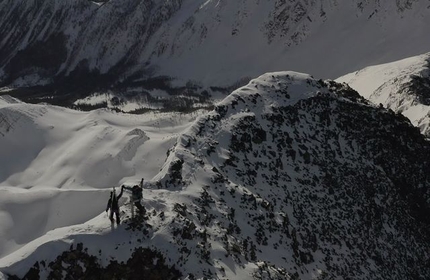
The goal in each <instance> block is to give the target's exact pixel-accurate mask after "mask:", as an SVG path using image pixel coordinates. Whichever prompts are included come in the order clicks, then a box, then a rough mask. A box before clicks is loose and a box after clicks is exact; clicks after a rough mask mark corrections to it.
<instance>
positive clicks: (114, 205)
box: [106, 188, 124, 225]
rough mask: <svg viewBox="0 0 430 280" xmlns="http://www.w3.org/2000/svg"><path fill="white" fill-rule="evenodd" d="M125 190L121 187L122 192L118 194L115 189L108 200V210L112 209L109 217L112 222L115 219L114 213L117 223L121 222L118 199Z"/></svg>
mask: <svg viewBox="0 0 430 280" xmlns="http://www.w3.org/2000/svg"><path fill="white" fill-rule="evenodd" d="M123 191H124V190H123V189H122V188H121V192H120V193H119V195H118V196H117V195H116V192H115V189H114V190H113V191H111V192H110V198H109V201H108V203H107V206H106V212H107V211H108V210H109V209H110V215H109V219H110V221H111V222H112V224H113V223H114V219H113V214H114V213H115V216H116V223H117V224H118V225H119V223H120V218H119V204H118V200H119V199H120V198H121V196H122V193H123Z"/></svg>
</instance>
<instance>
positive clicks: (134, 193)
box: [121, 178, 146, 217]
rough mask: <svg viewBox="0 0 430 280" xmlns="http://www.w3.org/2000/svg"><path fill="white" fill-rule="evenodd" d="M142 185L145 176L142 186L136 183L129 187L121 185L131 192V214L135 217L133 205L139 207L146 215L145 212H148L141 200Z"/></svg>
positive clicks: (141, 213) (141, 212)
mask: <svg viewBox="0 0 430 280" xmlns="http://www.w3.org/2000/svg"><path fill="white" fill-rule="evenodd" d="M142 186H143V178H142V181H140V186H139V185H134V186H133V187H128V186H124V185H123V186H122V187H121V190H122V189H125V190H127V191H129V192H131V200H130V204H132V206H131V214H132V216H133V217H134V208H133V205H134V206H136V207H137V209H138V210H139V214H140V215H145V213H146V210H145V207H143V205H142V204H141V203H140V200H141V199H142Z"/></svg>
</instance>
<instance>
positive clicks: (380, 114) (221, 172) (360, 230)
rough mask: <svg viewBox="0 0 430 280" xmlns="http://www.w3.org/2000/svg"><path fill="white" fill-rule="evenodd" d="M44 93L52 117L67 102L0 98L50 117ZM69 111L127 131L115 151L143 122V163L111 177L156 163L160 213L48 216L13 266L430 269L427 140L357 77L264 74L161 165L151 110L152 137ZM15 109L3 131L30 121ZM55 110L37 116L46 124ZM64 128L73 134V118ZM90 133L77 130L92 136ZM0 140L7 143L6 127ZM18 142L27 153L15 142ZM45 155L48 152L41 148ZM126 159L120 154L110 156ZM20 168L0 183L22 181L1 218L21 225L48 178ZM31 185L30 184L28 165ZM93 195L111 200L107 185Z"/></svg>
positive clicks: (155, 203)
mask: <svg viewBox="0 0 430 280" xmlns="http://www.w3.org/2000/svg"><path fill="white" fill-rule="evenodd" d="M3 103H6V102H4V101H3ZM13 108H15V109H13ZM20 108H21V109H20ZM25 108H26V109H25ZM40 108H44V110H45V111H47V113H45V116H46V117H48V114H53V112H58V111H59V110H60V109H58V108H56V107H49V106H48V107H47V106H46V105H43V106H42V105H39V106H34V105H28V104H22V103H14V104H13V103H11V102H10V101H8V102H7V104H6V105H2V108H1V111H0V112H2V116H3V119H4V116H5V115H7V116H13V114H11V113H10V111H13V110H16V111H18V110H21V112H26V113H25V114H23V115H26V116H29V115H31V116H29V119H30V120H41V118H43V116H41V114H40ZM16 111H15V112H16ZM61 111H62V112H63V114H64V115H67V114H77V115H80V118H79V117H77V120H76V125H72V123H73V122H72V121H70V122H69V123H70V126H69V127H70V128H69V129H70V132H74V133H71V135H72V134H76V135H80V136H81V137H85V136H86V137H88V138H89V139H93V138H94V136H93V135H91V134H89V131H85V127H84V126H85V124H90V123H91V122H88V123H86V122H83V120H84V119H88V118H91V119H93V120H95V121H96V123H94V126H95V128H97V127H99V126H102V127H103V126H105V129H106V131H111V132H110V133H101V134H98V136H97V137H101V139H102V140H103V139H104V140H103V141H102V140H100V143H105V144H106V145H107V144H108V143H112V145H114V144H113V143H116V145H114V146H115V147H116V150H115V152H114V151H112V152H111V153H112V155H118V154H121V153H122V152H121V151H122V150H123V149H119V148H120V147H121V146H123V145H128V143H127V140H128V141H129V142H130V141H131V142H133V141H132V140H133V139H137V138H138V139H140V137H141V136H142V135H146V137H144V136H142V137H143V138H144V139H146V142H145V141H141V142H139V141H137V142H139V144H136V145H137V146H134V149H131V150H133V152H130V153H129V154H128V155H129V158H131V159H132V161H133V162H134V163H135V165H136V167H137V168H136V170H135V171H133V172H132V173H133V174H127V175H126V176H124V178H123V179H119V178H117V177H116V176H113V177H112V178H111V179H109V180H107V181H106V182H105V183H106V188H110V187H111V186H112V185H114V184H116V185H117V184H118V183H124V182H130V183H137V182H138V181H139V179H140V177H141V176H143V175H145V176H146V178H151V179H150V180H149V182H148V183H147V184H146V185H145V189H144V199H143V204H144V206H145V207H146V209H147V215H146V216H145V219H143V220H137V221H132V220H130V218H129V215H130V210H129V209H128V207H127V206H123V207H122V211H123V216H124V217H125V218H124V222H123V224H122V225H120V226H119V227H118V228H115V229H113V230H112V229H111V227H110V222H109V221H108V219H107V218H106V215H105V213H104V205H100V208H101V209H99V212H97V211H96V210H94V211H93V212H92V213H93V216H92V218H88V217H85V219H86V221H78V222H70V224H69V226H66V227H61V228H56V229H53V230H51V231H48V230H46V231H45V232H43V233H42V234H40V237H38V238H35V236H30V237H29V236H26V239H25V240H24V242H22V243H21V246H18V247H20V248H18V249H16V250H15V251H13V250H12V251H10V252H7V253H3V254H2V255H3V257H2V258H0V271H2V272H3V274H4V277H6V275H9V274H13V275H17V276H18V277H20V278H22V277H24V275H26V274H27V277H36V276H40V277H42V278H43V279H45V278H48V279H50V277H51V279H54V278H55V277H56V276H57V277H59V275H69V276H70V277H72V278H87V279H88V278H91V277H94V275H97V277H98V278H99V279H100V278H101V279H104V277H108V275H109V276H110V277H112V275H114V276H115V277H117V278H132V276H133V273H136V274H135V275H137V274H138V273H151V277H154V279H159V278H162V279H177V278H181V279H185V278H187V279H204V278H206V279H333V278H335V279H336V278H343V279H346V278H354V279H426V278H429V277H430V269H429V266H428V262H429V259H430V255H429V252H430V232H429V225H430V221H429V217H430V215H429V214H430V177H429V174H428V172H427V171H428V169H429V167H430V166H429V165H430V161H429V158H430V143H429V142H428V141H427V140H426V139H425V138H424V136H423V135H422V134H420V132H419V130H418V129H417V128H416V127H414V126H412V125H411V123H410V122H409V120H408V119H407V118H405V117H404V116H402V115H401V114H396V113H394V112H393V111H391V110H388V109H384V108H381V107H379V106H375V105H372V104H371V103H370V102H368V101H366V100H365V99H364V98H362V97H360V96H359V95H358V93H357V92H355V91H354V90H352V89H351V88H349V87H348V86H346V85H342V84H338V83H335V82H333V81H323V80H316V79H314V78H312V77H311V76H309V75H306V74H300V73H296V72H279V73H268V74H265V75H263V76H261V77H259V78H257V79H255V80H252V81H251V82H250V83H249V84H248V85H247V86H245V87H242V88H240V89H238V90H236V91H234V92H233V93H232V94H230V95H229V96H228V97H227V98H226V99H224V100H223V101H222V102H220V103H219V104H217V105H216V107H215V109H214V110H213V111H211V112H209V113H206V114H203V115H202V116H201V117H199V118H198V119H197V120H195V121H194V122H192V123H190V124H189V125H186V124H185V126H184V127H183V130H182V132H181V133H180V134H179V135H178V137H177V138H176V143H175V144H174V145H172V146H171V148H170V149H169V152H168V154H167V158H166V159H165V161H164V163H163V164H160V165H158V166H159V167H160V171H159V172H155V173H153V172H148V171H146V168H147V166H151V163H149V164H148V165H142V164H141V161H143V160H147V161H149V158H148V156H149V155H148V154H146V153H145V152H144V150H145V145H146V147H148V148H149V147H154V148H153V150H160V151H161V150H162V149H161V148H157V144H156V142H153V143H152V144H149V143H148V142H149V141H151V139H154V137H156V135H157V134H156V133H155V131H154V130H153V131H151V130H150V128H149V127H145V123H139V121H142V122H143V120H145V115H143V116H140V117H137V116H135V117H133V121H134V122H135V123H133V125H135V126H137V127H138V128H139V129H140V131H141V133H139V135H140V136H139V135H137V136H133V135H135V134H133V135H130V137H126V136H125V135H128V130H129V125H128V122H129V121H130V120H129V119H128V118H131V117H130V116H127V115H122V114H114V113H109V112H108V111H96V112H94V113H75V112H72V111H68V110H65V109H61ZM36 112H39V113H36ZM30 113H31V114H30ZM53 116H54V115H53ZM64 118H66V117H64ZM7 119H8V121H7V122H4V121H3V122H2V135H3V136H1V137H2V138H0V141H4V139H5V138H6V139H7V137H9V136H8V135H10V134H11V133H14V131H16V130H19V127H20V125H21V124H22V123H26V120H18V119H17V118H15V120H16V121H15V122H13V121H10V119H13V118H11V117H8V118H7ZM56 119H60V115H58V116H57V117H56ZM47 120H48V118H47V119H46V120H45V121H40V122H37V121H34V123H35V124H36V125H35V127H36V128H37V127H40V125H39V126H38V125H37V123H39V124H42V123H44V124H47V123H48V121H47ZM49 120H51V118H49ZM102 120H104V121H105V122H103V123H102V124H101V121H102ZM5 123H6V125H5ZM139 124H140V125H139ZM53 126H54V128H53V130H55V129H56V126H55V124H53ZM110 126H112V128H110ZM40 129H41V130H42V134H43V135H45V137H42V138H43V139H45V138H46V137H47V136H49V135H50V136H49V137H48V139H50V141H48V142H49V143H50V144H49V145H48V144H46V146H44V145H42V146H44V147H46V149H55V148H59V147H57V146H58V145H59V144H60V141H59V142H55V140H56V139H57V137H59V136H60V135H57V134H56V133H52V134H49V128H48V127H45V128H43V127H40ZM64 130H65V131H64V132H63V133H66V136H67V130H68V129H67V127H66V128H65V129H64ZM112 130H113V131H112ZM174 130H175V129H174ZM175 131H176V130H175ZM63 133H62V134H63ZM54 136H56V137H54ZM76 137H77V136H76ZM165 137H167V136H166V135H165ZM23 138H24V137H20V138H17V137H13V139H17V144H18V143H19V142H21V141H27V140H26V139H23ZM67 138H70V136H69V137H67ZM19 139H21V140H19ZM77 139H78V138H77ZM169 139H171V138H169ZM83 141H84V140H81V141H78V142H81V143H87V142H86V141H88V140H85V142H83ZM124 141H125V142H126V143H124ZM166 141H167V142H168V141H170V140H166ZM88 143H91V141H89V142H88ZM170 143H171V142H170ZM112 145H109V146H108V147H112ZM158 147H159V146H158ZM0 149H1V150H0V151H1V152H2V153H3V152H4V151H6V148H5V145H3V144H2V142H0ZM88 149H89V150H83V151H80V149H74V151H76V152H77V153H79V155H75V156H76V159H77V158H79V157H81V158H82V159H84V158H85V157H86V156H87V155H89V156H90V155H91V154H92V153H91V150H90V148H88ZM94 149H98V150H96V151H103V150H104V149H105V148H103V147H100V148H97V147H94ZM109 150H112V149H109ZM134 151H136V152H134ZM15 152H16V154H17V155H19V150H18V149H17V150H15ZM126 154H127V153H126ZM134 154H135V156H133V155H134ZM154 154H155V156H154V158H160V157H161V156H160V154H158V153H154ZM64 155H65V158H64V160H65V161H64V162H63V163H64V164H62V165H61V166H63V167H64V169H65V170H66V171H70V170H72V169H75V168H72V167H74V166H75V167H77V166H79V165H78V164H77V163H76V161H72V160H66V159H67V158H68V157H69V156H68V155H66V154H64ZM96 155H97V153H96ZM165 156H166V155H165V154H164V157H165ZM34 157H35V158H36V159H37V158H39V157H40V158H42V157H45V158H47V157H46V154H44V153H43V152H38V153H36V155H34ZM99 158H101V157H99ZM126 158H127V156H125V157H116V156H111V157H108V159H107V160H106V166H108V167H109V165H108V163H109V162H116V161H118V160H119V161H120V162H121V161H124V160H126ZM51 159H52V158H51ZM29 162H30V161H29ZM84 163H85V162H84ZM123 164H124V165H125V166H127V167H131V166H129V165H128V164H127V163H126V162H123ZM21 166H22V167H25V165H23V164H21ZM27 166H32V165H31V164H30V165H28V164H27ZM56 166H57V165H56ZM116 166H118V165H116ZM86 168H87V169H88V168H92V166H91V165H86ZM23 169H25V172H29V171H30V169H32V168H23ZM46 169H47V171H46V172H48V170H49V168H46ZM107 169H108V170H110V169H109V168H107ZM99 170H100V169H99ZM91 171H92V170H88V172H91ZM25 172H24V173H25ZM59 172H60V171H57V173H59ZM115 172H116V171H115ZM145 172H147V173H145ZM12 173H13V172H11V173H10V174H11V175H12ZM94 173H97V174H94ZM120 173H121V172H118V175H119V174H120ZM115 174H117V173H115ZM78 175H79V174H78ZM97 175H98V172H93V176H94V177H96V176H97ZM75 176H76V177H77V178H79V176H77V175H75V174H70V175H69V178H74V177H75ZM127 176H128V177H127ZM148 176H153V177H148ZM6 177H7V178H9V177H10V176H9V177H8V176H6ZM8 182H9V183H8ZM10 182H11V181H6V182H5V181H4V182H2V183H1V185H2V186H7V185H8V184H11V185H10V186H9V187H3V189H2V192H3V194H5V195H8V196H9V197H12V196H13V197H15V200H12V202H10V201H11V200H9V202H8V200H4V201H3V202H2V203H1V204H0V209H2V212H0V213H1V215H0V221H1V223H2V224H6V225H9V229H10V228H12V229H14V227H13V224H14V223H17V221H19V220H20V219H21V221H27V222H28V221H30V219H31V217H27V216H24V217H23V216H22V215H16V214H17V213H18V211H19V210H17V208H18V207H19V206H21V208H23V209H27V208H26V207H27V206H28V205H33V206H36V202H37V201H38V198H37V197H36V196H35V195H34V194H32V193H33V192H35V191H36V190H38V189H39V188H30V189H28V190H25V189H21V188H19V191H17V190H16V189H17V188H16V187H13V185H12V183H10ZM91 184H92V182H88V183H87V184H86V185H85V187H86V188H87V189H86V191H87V192H89V193H91V192H97V191H98V189H100V188H103V187H102V186H95V187H92V186H91ZM109 184H110V185H109ZM60 185H62V184H60V183H57V184H55V186H60ZM22 186H28V185H25V184H24V180H23V183H22ZM66 186H67V187H66V189H64V190H63V189H61V190H56V192H60V193H61V194H64V195H65V194H66V193H67V191H69V190H73V189H74V188H80V186H79V182H76V183H75V182H73V181H71V180H68V181H67V184H66ZM98 193H99V194H100V197H99V198H97V199H99V200H101V199H102V198H101V194H104V196H103V198H105V199H106V200H107V197H108V193H107V192H103V191H99V192H98ZM3 194H2V196H1V197H2V198H3V197H4V195H3ZM18 194H23V195H24V196H26V197H27V198H22V196H21V198H20V196H19V195H18ZM84 195H86V194H84V193H82V192H81V193H80V194H79V193H78V194H77V196H76V198H73V201H76V204H77V205H78V206H77V207H78V208H73V207H69V208H68V210H70V211H71V212H72V213H76V214H79V213H82V212H85V209H86V208H88V207H90V206H87V205H86V203H85V202H82V203H80V202H81V201H80V199H81V198H82V197H83V196H84ZM91 195H92V194H91ZM57 197H58V195H57ZM124 200H125V201H127V199H124ZM15 201H16V202H15ZM59 202H64V200H59ZM94 204H100V203H98V202H97V200H96V199H94ZM37 205H40V204H37ZM61 205H62V204H61ZM75 206H76V205H75ZM58 207H59V206H58V205H57V206H55V205H53V206H52V208H51V209H50V210H51V211H46V213H47V217H48V219H51V218H55V215H56V214H55V213H52V211H54V212H55V209H57V208H58ZM91 207H94V208H96V207H95V206H94V205H93V206H91ZM74 211H75V212H74ZM14 214H15V215H14ZM78 216H80V215H78ZM81 218H82V219H84V218H83V217H81ZM24 224H25V223H24ZM17 231H19V230H17ZM23 232H24V231H23ZM8 234H10V231H9V230H6V231H4V232H3V234H2V235H0V236H3V238H2V240H0V241H4V240H5V239H6V242H9V243H11V242H13V236H14V235H8ZM4 236H5V237H6V238H5V237H4ZM15 241H16V240H15ZM16 242H17V243H18V241H16ZM15 248H17V247H15ZM30 268H31V269H30ZM0 275H1V274H0ZM139 275H141V274H139ZM156 277H159V278H156Z"/></svg>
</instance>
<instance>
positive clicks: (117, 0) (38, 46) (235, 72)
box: [0, 0, 430, 104]
mask: <svg viewBox="0 0 430 280" xmlns="http://www.w3.org/2000/svg"><path fill="white" fill-rule="evenodd" d="M429 15H430V4H429V2H428V1H426V0H398V1H390V0H381V1H362V0H353V1H335V0H328V1H321V0H312V1H303V0H294V1H281V0H277V1H261V0H246V1H245V0H240V1H218V0H198V1H195V0H174V1H170V0H169V1H167V0H150V1H148V0H144V1H143V0H111V1H106V2H105V3H95V2H92V1H87V0H79V1H71V0H68V1H55V0H43V1H34V0H31V1H27V0H18V1H16V0H5V1H2V3H0V65H1V66H0V85H1V86H8V87H13V88H16V87H18V88H21V87H24V88H26V87H30V88H31V90H30V91H15V92H14V94H16V95H18V96H20V97H21V98H25V99H26V100H32V102H37V99H36V100H35V99H31V98H30V97H31V96H32V97H33V98H34V97H39V98H40V97H43V100H44V101H47V102H54V103H55V102H57V104H58V103H60V102H66V101H67V102H69V103H70V100H69V99H71V102H73V101H74V100H73V98H72V97H71V96H69V95H65V94H66V93H69V94H70V93H72V96H74V98H75V99H78V98H83V97H85V96H87V95H88V94H90V93H93V92H100V91H108V90H116V92H122V93H124V92H127V91H131V89H130V88H134V89H136V88H138V89H141V90H140V91H137V92H140V93H141V94H142V89H148V88H149V89H153V88H154V87H157V88H158V89H162V90H167V89H166V87H169V86H172V87H174V88H175V85H177V84H179V85H181V86H184V85H186V83H187V82H191V83H194V84H197V85H200V86H202V87H203V88H198V89H195V88H194V87H188V89H190V90H191V91H193V92H194V93H196V94H200V93H201V92H203V91H204V90H205V89H207V88H208V87H211V86H217V87H226V86H231V85H234V84H236V83H237V82H238V81H241V80H242V79H248V77H254V76H257V75H260V74H261V73H264V72H267V71H274V70H277V71H279V70H284V69H292V70H296V71H303V72H307V73H311V74H313V75H316V76H318V77H330V78H334V77H338V76H340V75H342V74H344V73H348V72H351V71H354V70H356V69H360V68H363V67H365V66H368V65H373V64H377V63H382V62H389V61H393V60H396V59H401V58H404V57H407V56H410V55H417V54H421V53H424V52H428V51H429V49H428V46H429V45H430V39H429V36H427V26H429V25H430V16H429ZM154 76H155V77H160V76H161V77H164V78H166V76H167V77H173V78H174V79H177V80H176V82H175V83H174V84H173V85H169V83H168V81H169V79H167V80H164V81H161V82H160V80H156V81H158V83H154V81H153V80H151V79H150V78H151V77H154ZM148 79H149V80H148ZM40 86H43V88H40ZM131 92H133V93H134V94H136V91H131ZM168 92H169V93H170V94H173V93H176V94H177V89H176V91H175V90H170V91H168ZM181 92H184V91H181ZM52 95H54V96H55V98H50V99H48V98H46V97H47V96H50V97H52ZM60 96H61V98H60ZM45 99H46V100H45ZM64 99H66V101H65V100H64Z"/></svg>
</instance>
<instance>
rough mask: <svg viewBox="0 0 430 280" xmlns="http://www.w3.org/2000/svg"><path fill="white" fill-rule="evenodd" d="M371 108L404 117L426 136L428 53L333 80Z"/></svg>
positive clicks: (429, 83) (428, 123)
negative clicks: (381, 109) (400, 114)
mask: <svg viewBox="0 0 430 280" xmlns="http://www.w3.org/2000/svg"><path fill="white" fill-rule="evenodd" d="M336 81H337V82H344V83H347V84H349V85H350V86H351V87H352V88H354V89H355V90H356V91H358V92H359V93H360V94H361V95H362V96H364V97H365V98H367V99H369V100H370V101H372V102H373V103H375V104H382V105H383V106H385V107H387V108H390V109H392V110H393V111H395V112H399V113H402V114H403V115H405V116H406V117H408V118H409V119H410V120H411V122H412V123H413V124H414V125H415V126H417V127H419V128H420V130H421V132H422V133H423V134H425V135H427V136H428V135H430V118H429V116H430V114H429V113H430V102H429V97H430V53H426V54H423V55H419V56H414V57H410V58H406V59H402V60H399V61H395V62H390V63H386V64H381V65H375V66H369V67H366V68H364V69H362V70H359V71H356V72H353V73H350V74H347V75H345V76H342V77H340V78H338V79H336Z"/></svg>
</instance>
